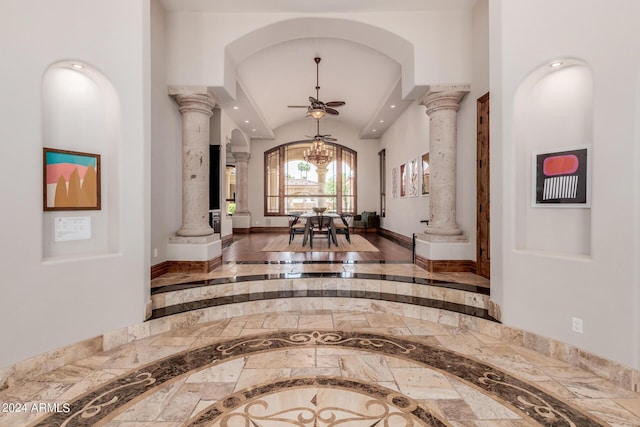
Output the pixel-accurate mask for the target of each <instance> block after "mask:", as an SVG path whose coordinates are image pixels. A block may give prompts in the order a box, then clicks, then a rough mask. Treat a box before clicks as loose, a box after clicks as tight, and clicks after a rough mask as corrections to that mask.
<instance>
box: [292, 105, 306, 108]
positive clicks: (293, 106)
mask: <svg viewBox="0 0 640 427" xmlns="http://www.w3.org/2000/svg"><path fill="white" fill-rule="evenodd" d="M287 108H309V106H308V105H287Z"/></svg>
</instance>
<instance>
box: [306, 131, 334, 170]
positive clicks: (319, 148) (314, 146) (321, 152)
mask: <svg viewBox="0 0 640 427" xmlns="http://www.w3.org/2000/svg"><path fill="white" fill-rule="evenodd" d="M332 159H333V156H332V154H331V151H330V150H328V149H327V147H326V146H325V145H324V141H323V140H322V139H321V138H314V139H313V142H312V143H311V146H310V147H309V148H307V149H306V150H304V161H305V162H309V163H313V164H314V165H316V166H322V165H326V164H327V163H329V162H330V161H331V160H332Z"/></svg>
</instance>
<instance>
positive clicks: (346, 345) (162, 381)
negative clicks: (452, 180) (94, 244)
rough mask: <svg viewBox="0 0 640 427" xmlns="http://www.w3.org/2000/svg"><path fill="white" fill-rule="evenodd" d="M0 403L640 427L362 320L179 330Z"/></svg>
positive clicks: (452, 345) (70, 416) (526, 378)
mask: <svg viewBox="0 0 640 427" xmlns="http://www.w3.org/2000/svg"><path fill="white" fill-rule="evenodd" d="M0 401H1V402H3V405H5V404H13V405H14V406H13V407H7V408H6V410H3V411H2V413H0V425H2V426H11V427H15V426H23V425H37V426H98V425H100V426H109V427H142V426H158V427H174V426H183V425H187V426H220V427H223V426H229V427H233V426H248V427H269V426H310V427H311V426H353V427H359V426H362V427H371V426H456V427H472V426H474V427H487V426H501V427H506V426H514V427H520V426H534V425H544V426H577V427H586V426H602V425H612V426H640V395H638V394H637V393H633V392H630V391H626V390H623V389H621V388H618V387H616V386H614V385H613V384H611V383H609V382H607V381H605V380H603V379H601V378H599V377H597V376H595V375H593V374H591V373H588V372H586V371H582V370H580V369H577V368H574V367H571V366H569V365H567V364H565V363H563V362H560V361H558V360H555V359H551V358H548V357H545V356H542V355H540V354H538V353H536V352H534V351H531V350H527V349H525V348H523V347H519V346H517V345H513V344H506V343H505V342H502V341H500V340H499V339H496V338H493V337H491V336H489V335H483V334H480V333H478V332H471V331H468V330H465V329H461V328H455V327H450V326H445V325H441V324H439V323H434V322H428V321H423V320H418V319H410V318H404V317H401V316H394V315H390V314H385V313H360V312H326V311H316V312H304V313H301V312H283V313H260V314H254V315H249V316H243V317H238V318H231V319H224V320H220V321H216V322H210V323H206V324H202V325H197V326H192V327H188V328H184V329H178V330H174V331H170V332H167V333H164V334H160V335H156V336H152V337H149V338H146V339H142V340H138V341H134V342H131V343H128V344H125V345H122V346H120V347H118V348H115V349H113V350H110V351H107V352H103V353H101V354H99V355H95V356H92V357H89V358H86V359H83V360H79V361H77V362H75V363H72V364H70V365H67V366H64V367H62V368H60V369H56V370H54V371H52V372H50V373H48V374H46V375H42V376H40V377H39V378H35V379H34V380H32V381H29V382H28V383H23V384H16V385H15V386H13V387H10V388H9V389H6V390H3V391H1V392H0ZM34 404H36V405H38V406H36V408H35V410H34V409H33V405H34ZM15 405H25V406H24V408H23V409H24V410H16V406H15ZM43 405H44V406H43ZM47 405H48V406H47ZM3 408H4V407H3Z"/></svg>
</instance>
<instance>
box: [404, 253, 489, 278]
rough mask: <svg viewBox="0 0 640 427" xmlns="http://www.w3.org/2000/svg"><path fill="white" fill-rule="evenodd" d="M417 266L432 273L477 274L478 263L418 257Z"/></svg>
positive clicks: (416, 259)
mask: <svg viewBox="0 0 640 427" xmlns="http://www.w3.org/2000/svg"><path fill="white" fill-rule="evenodd" d="M414 263H415V265H417V266H418V267H420V268H424V269H425V270H427V271H430V272H432V273H474V274H475V273H476V271H477V267H476V262H475V261H472V260H457V259H447V260H443V259H437V260H434V259H427V258H425V257H422V256H420V255H416V258H415V262H414Z"/></svg>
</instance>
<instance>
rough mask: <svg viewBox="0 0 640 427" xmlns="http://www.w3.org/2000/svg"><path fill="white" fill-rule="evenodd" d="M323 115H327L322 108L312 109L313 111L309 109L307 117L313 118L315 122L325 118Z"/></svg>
mask: <svg viewBox="0 0 640 427" xmlns="http://www.w3.org/2000/svg"><path fill="white" fill-rule="evenodd" d="M325 114H327V112H326V111H324V110H323V109H322V108H313V109H310V110H309V111H308V113H307V115H309V116H311V117H313V118H314V119H316V120H320V119H321V118H323V117H324V116H325Z"/></svg>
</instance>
